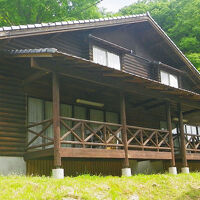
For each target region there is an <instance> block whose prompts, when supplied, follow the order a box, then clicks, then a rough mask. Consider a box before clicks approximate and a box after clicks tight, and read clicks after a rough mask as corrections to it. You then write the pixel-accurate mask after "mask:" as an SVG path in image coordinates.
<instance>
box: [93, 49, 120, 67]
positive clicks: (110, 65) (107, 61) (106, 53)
mask: <svg viewBox="0 0 200 200" xmlns="http://www.w3.org/2000/svg"><path fill="white" fill-rule="evenodd" d="M95 49H96V50H100V51H102V52H104V53H105V59H106V60H105V63H104V62H100V61H98V59H97V58H95V53H94V51H95ZM92 51H93V61H94V62H95V63H98V64H101V65H105V66H107V67H110V68H114V69H117V70H121V58H120V56H119V55H118V54H116V53H113V52H110V51H107V50H106V49H103V48H101V47H98V46H96V45H93V46H92ZM109 55H110V56H116V57H117V58H118V61H119V63H118V64H116V65H114V66H112V64H110V62H109V59H108V58H109Z"/></svg>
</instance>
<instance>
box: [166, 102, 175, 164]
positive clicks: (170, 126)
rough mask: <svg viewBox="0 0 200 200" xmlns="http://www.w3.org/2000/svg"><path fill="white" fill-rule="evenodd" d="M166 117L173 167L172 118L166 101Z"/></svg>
mask: <svg viewBox="0 0 200 200" xmlns="http://www.w3.org/2000/svg"><path fill="white" fill-rule="evenodd" d="M166 118H167V128H168V131H169V143H170V146H171V155H172V159H171V167H175V155H174V141H173V135H172V119H171V106H170V103H169V102H167V104H166Z"/></svg>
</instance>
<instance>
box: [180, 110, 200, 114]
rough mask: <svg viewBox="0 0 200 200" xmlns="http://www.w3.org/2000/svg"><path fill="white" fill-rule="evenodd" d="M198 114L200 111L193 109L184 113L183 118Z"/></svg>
mask: <svg viewBox="0 0 200 200" xmlns="http://www.w3.org/2000/svg"><path fill="white" fill-rule="evenodd" d="M197 112H200V109H193V110H189V111H186V112H183V116H186V115H190V114H192V113H197Z"/></svg>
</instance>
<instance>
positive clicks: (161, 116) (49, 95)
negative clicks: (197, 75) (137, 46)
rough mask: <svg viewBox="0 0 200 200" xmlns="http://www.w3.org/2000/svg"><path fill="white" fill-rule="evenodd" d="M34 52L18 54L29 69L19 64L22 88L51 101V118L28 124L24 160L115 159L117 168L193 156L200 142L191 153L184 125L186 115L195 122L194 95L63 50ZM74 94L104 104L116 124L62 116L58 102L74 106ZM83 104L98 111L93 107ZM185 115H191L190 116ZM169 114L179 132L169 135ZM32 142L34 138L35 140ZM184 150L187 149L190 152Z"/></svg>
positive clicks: (56, 163) (58, 164)
mask: <svg viewBox="0 0 200 200" xmlns="http://www.w3.org/2000/svg"><path fill="white" fill-rule="evenodd" d="M23 56H24V57H25V58H24V57H23ZM35 56H36V58H34V57H33V55H22V58H18V59H19V60H18V61H19V62H20V63H22V62H23V63H26V64H25V65H26V66H27V65H29V64H30V61H31V68H30V69H26V66H25V65H23V64H21V65H22V66H25V67H24V72H25V74H24V83H25V86H24V88H25V92H26V94H27V97H35V98H41V99H45V100H47V101H52V116H51V117H50V118H48V119H45V120H38V119H39V118H38V119H37V121H35V122H33V123H31V124H28V126H27V127H28V131H27V132H28V134H31V135H32V136H31V137H30V138H29V139H28V140H27V145H26V152H25V154H24V158H25V160H27V161H28V160H37V159H48V158H51V159H54V168H60V167H61V166H62V162H61V161H62V160H63V159H65V158H77V159H82V158H85V159H105V160H109V159H119V160H123V166H122V167H123V168H128V167H129V160H130V159H134V160H168V161H170V163H171V164H170V166H171V167H175V155H176V156H177V158H181V159H182V160H183V162H182V163H183V164H182V166H184V167H187V166H188V164H187V159H191V158H192V157H191V154H192V155H196V156H195V157H193V159H198V153H197V152H198V151H199V150H198V149H199V145H197V144H196V146H195V148H196V149H197V150H196V151H192V152H191V144H190V145H189V144H187V142H186V141H185V139H184V138H185V135H184V128H183V126H184V120H185V119H187V120H188V122H189V123H191V122H194V123H199V120H198V115H196V111H198V109H199V104H198V103H199V99H200V97H199V95H198V94H196V93H192V92H189V91H187V90H183V89H176V88H172V87H169V86H165V85H162V84H160V83H158V82H156V81H152V80H149V79H144V78H142V77H139V76H135V75H131V74H128V73H125V72H121V71H117V70H114V69H110V68H108V67H105V66H100V65H98V64H94V63H91V62H90V61H86V60H84V59H82V60H81V59H79V58H77V57H73V56H69V55H66V54H64V55H60V54H58V55H56V56H55V57H54V56H53V55H50V56H49V57H48V55H45V57H42V55H40V57H39V56H38V55H35ZM30 57H31V59H30ZM23 59H25V60H23ZM24 61H25V62H24ZM47 65H48V66H47ZM94 74H95V76H94ZM51 84H52V85H51ZM79 98H80V99H86V100H88V101H91V102H95V103H97V102H100V103H101V104H103V105H104V108H103V109H102V108H101V110H108V111H114V112H116V113H118V114H119V120H118V122H106V120H100V121H98V120H92V119H91V118H89V117H87V116H86V117H83V118H79V117H75V116H74V115H73V117H68V116H66V115H62V113H61V111H62V109H61V104H62V103H65V102H66V103H68V104H70V105H72V104H74V105H77V102H76V100H77V99H79ZM78 105H80V104H78ZM87 107H90V108H93V109H94V108H95V109H97V107H96V106H95V105H93V106H87ZM190 114H195V115H194V120H193V118H190ZM104 115H105V113H104ZM183 117H184V118H183ZM174 118H178V121H176V127H178V131H177V133H176V134H174V135H173V133H172V131H173V123H174ZM191 119H192V120H191ZM161 121H165V122H166V124H165V127H161V126H160V122H161ZM135 125H138V126H135ZM38 127H39V128H38ZM144 127H149V128H144ZM161 128H163V130H161ZM49 129H51V131H50V130H49ZM28 134H27V135H28ZM175 137H178V138H179V147H178V152H179V153H180V152H181V157H178V154H175V153H174V141H175ZM173 138H174V140H173ZM36 140H37V141H39V142H37V144H34V143H35V142H36ZM175 148H176V146H175ZM186 148H190V149H188V153H189V154H187V153H186ZM192 148H193V147H192ZM194 153H197V154H194ZM188 156H189V157H188Z"/></svg>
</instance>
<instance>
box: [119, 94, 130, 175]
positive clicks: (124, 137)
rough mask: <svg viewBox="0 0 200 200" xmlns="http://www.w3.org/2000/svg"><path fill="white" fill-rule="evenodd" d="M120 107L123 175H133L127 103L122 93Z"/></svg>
mask: <svg viewBox="0 0 200 200" xmlns="http://www.w3.org/2000/svg"><path fill="white" fill-rule="evenodd" d="M120 107H121V112H120V113H121V123H122V140H123V144H124V153H125V159H124V168H123V169H122V175H123V176H131V169H130V168H129V159H128V143H127V130H126V103H125V96H124V94H123V93H122V92H121V93H120Z"/></svg>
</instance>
